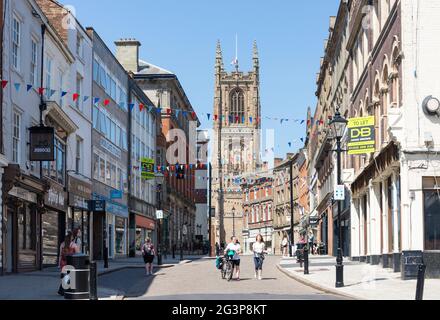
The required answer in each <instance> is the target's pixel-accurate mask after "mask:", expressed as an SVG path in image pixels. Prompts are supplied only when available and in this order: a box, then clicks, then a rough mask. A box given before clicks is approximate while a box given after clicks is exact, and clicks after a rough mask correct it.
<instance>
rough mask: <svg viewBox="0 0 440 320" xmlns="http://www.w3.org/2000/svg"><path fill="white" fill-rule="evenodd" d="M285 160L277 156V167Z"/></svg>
mask: <svg viewBox="0 0 440 320" xmlns="http://www.w3.org/2000/svg"><path fill="white" fill-rule="evenodd" d="M282 162H283V159H282V158H275V168H277V167H278V166H279V165H280V164H281V163H282Z"/></svg>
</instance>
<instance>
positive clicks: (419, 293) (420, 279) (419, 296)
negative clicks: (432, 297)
mask: <svg viewBox="0 0 440 320" xmlns="http://www.w3.org/2000/svg"><path fill="white" fill-rule="evenodd" d="M425 272H426V265H424V264H420V265H419V272H418V274H417V289H416V300H417V301H421V300H423V291H424V288H425Z"/></svg>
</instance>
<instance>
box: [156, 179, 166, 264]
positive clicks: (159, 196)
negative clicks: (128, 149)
mask: <svg viewBox="0 0 440 320" xmlns="http://www.w3.org/2000/svg"><path fill="white" fill-rule="evenodd" d="M164 180H165V179H164V175H163V174H162V173H157V174H156V184H157V213H158V215H157V217H156V218H157V220H158V226H157V265H159V266H160V265H162V239H161V237H162V234H161V231H162V230H161V227H162V226H161V225H162V219H163V211H162V186H163V183H164Z"/></svg>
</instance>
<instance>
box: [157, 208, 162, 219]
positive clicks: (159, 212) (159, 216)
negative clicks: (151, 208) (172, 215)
mask: <svg viewBox="0 0 440 320" xmlns="http://www.w3.org/2000/svg"><path fill="white" fill-rule="evenodd" d="M156 218H157V219H158V220H160V219H163V210H157V211H156Z"/></svg>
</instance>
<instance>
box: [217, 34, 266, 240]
mask: <svg viewBox="0 0 440 320" xmlns="http://www.w3.org/2000/svg"><path fill="white" fill-rule="evenodd" d="M234 67H235V70H234V71H232V72H227V71H226V70H225V69H224V64H223V54H222V49H221V45H220V41H219V42H218V43H217V51H216V60H215V95H214V120H215V121H214V137H213V152H212V164H213V167H212V173H213V181H212V189H213V193H212V197H213V199H212V205H213V206H214V207H215V215H216V218H215V226H216V235H215V241H216V242H218V243H221V242H225V243H227V242H228V241H229V239H230V237H232V236H233V235H235V236H237V237H238V239H239V241H240V242H241V243H243V242H242V240H243V236H242V230H243V212H242V211H243V210H242V193H241V186H240V184H241V178H242V177H245V176H247V175H250V174H253V173H256V172H258V171H259V170H260V169H261V154H260V140H261V105H260V94H259V92H260V62H259V57H258V48H257V43H256V42H254V45H253V70H252V71H250V72H247V73H244V72H242V71H240V70H239V65H238V60H237V59H236V60H235V61H234Z"/></svg>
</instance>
